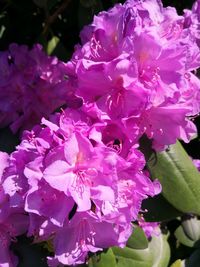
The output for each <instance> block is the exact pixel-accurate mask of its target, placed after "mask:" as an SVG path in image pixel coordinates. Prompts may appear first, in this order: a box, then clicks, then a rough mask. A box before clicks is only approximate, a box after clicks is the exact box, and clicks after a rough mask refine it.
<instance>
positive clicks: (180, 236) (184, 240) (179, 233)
mask: <svg viewBox="0 0 200 267" xmlns="http://www.w3.org/2000/svg"><path fill="white" fill-rule="evenodd" d="M174 235H175V237H176V238H177V240H178V241H179V242H180V243H181V244H183V245H185V246H187V247H191V248H192V247H194V244H195V241H193V240H191V239H190V238H188V237H187V235H186V234H185V232H184V230H183V227H182V225H180V226H179V227H178V228H177V229H176V231H175V232H174Z"/></svg>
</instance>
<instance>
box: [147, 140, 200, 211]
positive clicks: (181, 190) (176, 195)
mask: <svg viewBox="0 0 200 267" xmlns="http://www.w3.org/2000/svg"><path fill="white" fill-rule="evenodd" d="M148 168H149V170H150V172H151V175H152V178H153V179H155V178H158V179H159V180H160V182H161V184H162V194H163V195H164V197H165V198H166V199H167V200H168V201H169V202H170V203H171V204H172V205H173V206H174V207H176V208H177V209H179V210H181V211H183V212H187V213H195V214H198V215H200V173H199V172H198V171H197V169H196V168H195V166H194V165H193V163H192V160H191V159H190V158H189V156H188V155H187V153H186V152H185V150H184V148H183V147H182V145H181V144H180V142H177V143H176V144H175V145H171V146H170V147H169V149H168V150H167V151H164V152H161V153H158V154H157V159H156V162H153V161H151V160H149V162H148Z"/></svg>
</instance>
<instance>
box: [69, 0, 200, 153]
mask: <svg viewBox="0 0 200 267" xmlns="http://www.w3.org/2000/svg"><path fill="white" fill-rule="evenodd" d="M184 23H185V18H184V17H183V16H178V14H177V13H176V10H175V9H174V8H171V7H167V8H164V7H162V4H161V2H160V1H132V0H131V1H127V2H126V3H125V4H124V5H121V4H118V5H116V6H115V7H113V8H112V9H110V10H108V11H105V12H101V13H100V14H99V15H98V16H95V17H94V20H93V22H92V24H91V25H89V26H86V27H85V28H84V29H83V31H82V32H81V40H82V46H80V45H79V46H77V47H76V51H75V53H74V55H73V58H72V60H71V61H70V62H69V63H67V65H68V67H69V69H70V70H71V72H72V73H74V76H76V87H77V88H76V94H77V95H78V96H81V97H82V98H83V101H84V104H83V107H84V106H91V105H93V106H94V107H95V109H96V114H97V116H98V117H99V118H100V120H101V121H102V122H104V121H105V120H106V121H107V122H108V120H109V119H110V121H111V122H112V121H113V120H114V121H115V123H117V124H118V125H121V126H122V127H125V128H126V131H127V132H133V135H137V136H135V142H137V140H138V139H139V138H140V137H141V136H142V135H143V134H144V133H146V134H147V136H148V137H149V138H151V139H153V147H154V148H155V149H156V150H162V149H164V148H165V147H166V145H170V144H173V143H175V142H176V139H177V138H180V139H183V140H184V141H185V142H188V141H189V140H190V138H191V137H192V136H194V134H195V133H196V128H195V125H194V124H193V123H192V122H191V121H189V117H190V116H191V114H193V115H194V114H195V115H196V114H197V113H198V112H199V106H198V104H193V105H192V103H198V102H199V90H200V89H199V81H198V79H197V78H194V75H193V74H192V73H191V71H193V70H196V69H197V68H198V67H199V58H200V51H199V48H198V46H197V45H195V44H194V43H193V42H192V38H191V37H192V35H191V33H190V31H188V30H187V29H185V27H184ZM195 79H196V80H195ZM193 88H195V89H193ZM191 91H195V93H194V94H192V93H191V94H189V93H188V92H191ZM98 110H99V111H98ZM175 113H176V114H175ZM172 114H175V116H173V117H174V119H172V120H171V119H167V123H163V118H162V117H163V116H164V117H165V118H169V116H170V117H171V116H172ZM107 122H106V123H107ZM169 128H170V133H169ZM137 129H138V130H137Z"/></svg>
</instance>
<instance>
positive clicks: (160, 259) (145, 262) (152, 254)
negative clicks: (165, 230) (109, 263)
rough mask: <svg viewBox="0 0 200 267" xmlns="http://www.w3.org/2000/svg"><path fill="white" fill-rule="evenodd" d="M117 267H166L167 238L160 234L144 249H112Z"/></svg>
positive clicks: (167, 261) (167, 257)
mask: <svg viewBox="0 0 200 267" xmlns="http://www.w3.org/2000/svg"><path fill="white" fill-rule="evenodd" d="M113 252H114V254H115V256H116V260H117V267H130V266H134V267H167V266H168V263H169V258H170V249H169V244H168V242H167V237H166V236H164V235H162V234H160V235H159V236H154V237H153V238H152V240H151V241H150V242H149V245H148V247H147V248H146V249H131V248H129V247H125V248H123V249H121V248H118V247H114V248H113Z"/></svg>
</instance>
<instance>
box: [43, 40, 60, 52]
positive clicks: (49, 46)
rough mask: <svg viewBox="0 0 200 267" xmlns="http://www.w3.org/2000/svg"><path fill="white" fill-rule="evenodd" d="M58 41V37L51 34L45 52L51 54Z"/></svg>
mask: <svg viewBox="0 0 200 267" xmlns="http://www.w3.org/2000/svg"><path fill="white" fill-rule="evenodd" d="M59 42H60V39H59V38H58V37H57V36H53V37H52V38H51V40H50V41H49V42H48V44H47V49H46V50H47V54H48V55H51V54H52V53H53V51H54V50H55V48H56V46H57V45H58V43H59Z"/></svg>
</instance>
